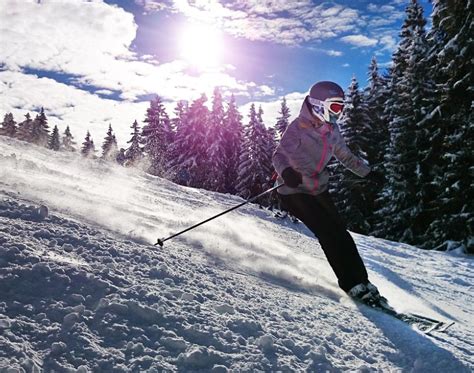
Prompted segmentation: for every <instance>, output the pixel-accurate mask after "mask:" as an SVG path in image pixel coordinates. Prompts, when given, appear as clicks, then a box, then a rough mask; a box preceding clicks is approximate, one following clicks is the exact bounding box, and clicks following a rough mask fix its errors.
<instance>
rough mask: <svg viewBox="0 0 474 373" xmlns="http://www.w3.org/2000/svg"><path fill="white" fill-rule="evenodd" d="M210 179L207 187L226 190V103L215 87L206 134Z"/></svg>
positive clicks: (219, 190) (220, 190)
mask: <svg viewBox="0 0 474 373" xmlns="http://www.w3.org/2000/svg"><path fill="white" fill-rule="evenodd" d="M206 138H207V141H208V145H207V160H208V166H207V168H208V179H207V181H206V188H207V189H209V190H213V191H216V192H225V191H226V185H225V168H226V163H227V162H226V152H225V145H226V144H225V128H224V105H223V102H222V95H221V92H220V91H219V88H217V87H216V88H215V89H214V95H213V98H212V110H211V112H210V115H209V125H208V127H207V135H206Z"/></svg>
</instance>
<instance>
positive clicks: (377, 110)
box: [364, 57, 390, 173]
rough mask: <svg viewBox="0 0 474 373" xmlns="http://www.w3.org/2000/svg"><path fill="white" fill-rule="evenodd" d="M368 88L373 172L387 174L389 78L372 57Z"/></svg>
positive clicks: (370, 150)
mask: <svg viewBox="0 0 474 373" xmlns="http://www.w3.org/2000/svg"><path fill="white" fill-rule="evenodd" d="M368 83H369V84H368V86H367V87H366V89H365V91H364V96H365V102H366V105H367V115H368V118H369V122H370V127H371V128H372V134H371V144H372V145H371V147H370V148H369V149H367V152H368V154H369V158H370V159H371V160H372V162H373V163H372V164H371V167H372V169H373V170H376V171H379V172H381V173H385V167H384V165H383V162H384V154H385V152H386V150H387V148H388V145H389V142H390V133H389V131H388V126H387V118H386V117H385V115H384V107H385V102H386V101H387V96H388V81H387V78H386V77H385V76H383V75H381V74H380V73H379V68H378V64H377V60H376V58H375V57H372V60H371V62H370V66H369V71H368Z"/></svg>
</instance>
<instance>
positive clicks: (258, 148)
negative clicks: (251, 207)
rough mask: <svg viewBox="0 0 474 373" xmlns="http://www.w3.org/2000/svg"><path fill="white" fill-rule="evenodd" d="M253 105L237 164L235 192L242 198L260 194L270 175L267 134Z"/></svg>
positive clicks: (260, 115)
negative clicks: (237, 180)
mask: <svg viewBox="0 0 474 373" xmlns="http://www.w3.org/2000/svg"><path fill="white" fill-rule="evenodd" d="M262 113H263V111H262V108H261V107H260V109H259V113H258V114H257V112H256V111H255V105H254V104H252V105H251V106H250V114H249V118H250V121H249V124H248V125H247V126H246V127H245V133H244V140H243V146H242V153H241V156H240V164H239V176H238V179H239V183H238V184H237V192H238V194H239V195H240V196H242V197H244V198H249V197H251V196H254V195H257V194H260V193H261V192H262V191H263V188H264V187H265V186H266V185H267V183H268V179H269V178H270V177H271V168H270V167H271V164H269V163H268V154H267V153H266V151H267V150H268V149H266V147H267V146H268V134H267V131H266V129H265V126H264V124H263V120H262Z"/></svg>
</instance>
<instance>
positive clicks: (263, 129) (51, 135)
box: [0, 88, 290, 203]
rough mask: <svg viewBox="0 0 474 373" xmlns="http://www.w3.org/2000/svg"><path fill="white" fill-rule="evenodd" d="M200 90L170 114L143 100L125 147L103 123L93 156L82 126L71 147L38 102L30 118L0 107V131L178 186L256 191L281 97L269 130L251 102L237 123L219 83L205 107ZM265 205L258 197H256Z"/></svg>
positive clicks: (268, 168)
mask: <svg viewBox="0 0 474 373" xmlns="http://www.w3.org/2000/svg"><path fill="white" fill-rule="evenodd" d="M206 102H207V97H206V96H205V95H204V94H203V95H201V97H199V98H198V99H196V100H194V101H193V102H191V103H188V102H187V101H180V102H178V103H177V105H176V108H175V109H174V116H173V117H172V118H170V116H169V115H168V113H167V111H166V109H165V107H164V105H163V101H162V99H161V97H160V96H156V97H155V98H154V99H152V100H151V101H150V106H149V108H148V109H147V111H146V114H145V119H144V121H143V125H142V126H140V124H139V123H138V121H137V120H135V121H134V122H133V124H132V125H131V133H130V139H129V140H128V142H127V146H126V147H125V148H120V149H119V148H118V145H117V139H116V136H115V134H114V131H113V128H112V125H111V124H109V127H108V130H107V133H106V135H105V137H104V140H103V142H102V149H101V154H100V155H97V149H96V147H95V144H94V140H93V139H92V136H91V134H90V132H89V131H87V134H86V137H85V139H84V141H83V143H82V146H81V147H80V148H79V149H78V147H77V144H76V142H75V141H74V137H73V136H72V134H71V130H70V128H69V126H67V127H66V130H65V132H64V134H63V135H62V136H61V135H60V133H59V130H58V127H57V126H54V128H53V130H52V131H50V130H49V125H48V119H47V117H46V115H45V113H44V109H43V108H41V111H40V113H38V114H37V115H36V117H35V119H31V115H30V113H27V114H26V115H25V120H24V121H22V122H20V123H17V122H16V121H15V119H14V117H13V115H12V114H11V113H7V114H6V115H5V117H4V120H3V122H2V125H1V127H0V135H4V136H9V137H14V138H17V139H19V140H22V141H26V142H29V143H32V144H36V145H39V146H44V147H47V148H49V149H51V150H54V151H80V153H81V154H82V155H83V156H84V157H86V158H101V159H104V160H107V161H116V162H118V163H119V164H121V165H124V166H126V167H132V166H134V167H141V168H143V169H145V170H146V171H147V172H148V173H150V174H152V175H156V176H160V177H165V178H167V179H169V180H172V181H174V182H176V183H179V184H181V185H186V186H190V187H195V188H204V189H208V190H212V191H216V192H221V193H232V194H238V195H240V196H242V197H244V198H248V197H250V196H253V195H254V194H258V193H260V192H262V191H263V190H264V188H266V187H267V186H269V185H270V184H269V182H270V179H271V177H272V172H273V166H272V160H271V156H272V153H273V151H274V149H275V147H276V144H277V136H278V134H279V135H281V134H282V133H283V131H284V130H285V129H286V127H287V126H288V123H289V117H290V112H289V109H288V106H287V104H286V100H285V99H284V98H283V100H282V102H281V112H280V114H281V115H280V117H279V118H278V121H277V125H276V128H278V129H279V130H276V129H275V128H274V127H273V126H272V127H268V128H267V126H266V125H265V124H264V121H263V118H262V117H263V110H262V108H261V107H259V109H258V110H257V109H256V107H255V104H252V105H251V106H250V110H249V120H248V122H247V123H246V124H243V118H242V115H241V114H240V113H239V110H238V107H237V105H236V102H235V98H234V96H231V98H230V100H229V102H227V103H225V102H224V100H223V97H222V93H221V91H220V89H219V88H215V89H214V93H213V96H212V103H211V104H212V108H211V109H208V107H207V105H206ZM263 202H264V203H265V201H263Z"/></svg>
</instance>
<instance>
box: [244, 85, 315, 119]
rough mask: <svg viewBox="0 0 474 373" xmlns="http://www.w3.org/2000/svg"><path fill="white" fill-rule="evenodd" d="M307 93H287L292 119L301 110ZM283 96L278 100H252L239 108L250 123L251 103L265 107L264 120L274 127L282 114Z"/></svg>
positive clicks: (257, 106) (287, 102)
mask: <svg viewBox="0 0 474 373" xmlns="http://www.w3.org/2000/svg"><path fill="white" fill-rule="evenodd" d="M306 95H307V93H306V92H305V93H301V92H292V93H289V94H287V95H285V98H286V104H287V106H288V108H289V109H290V114H291V116H290V121H292V120H293V119H295V118H296V117H297V116H298V115H299V113H300V110H301V105H302V104H303V100H304V99H305V97H306ZM282 99H283V97H279V98H278V99H276V100H272V101H252V102H249V103H248V104H245V105H243V106H241V107H240V108H239V111H240V113H241V114H242V116H243V122H244V123H248V121H249V117H248V115H249V112H250V105H251V104H252V103H254V104H255V107H256V108H257V110H258V108H259V106H261V107H262V109H263V122H264V123H265V125H266V126H267V127H273V126H274V125H275V123H276V121H277V118H278V117H279V116H280V114H279V111H280V109H281V101H282Z"/></svg>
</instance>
